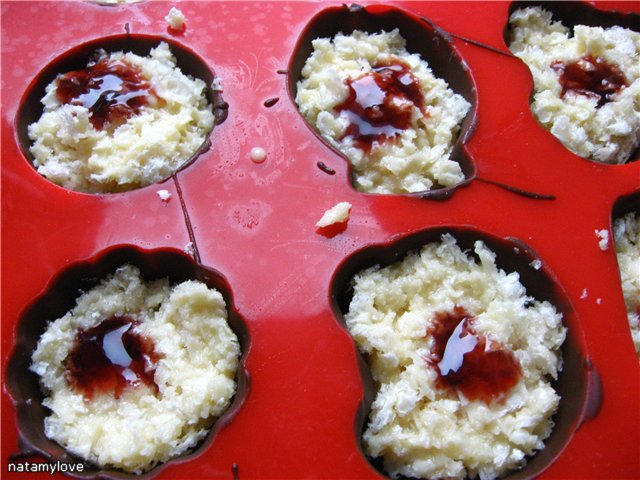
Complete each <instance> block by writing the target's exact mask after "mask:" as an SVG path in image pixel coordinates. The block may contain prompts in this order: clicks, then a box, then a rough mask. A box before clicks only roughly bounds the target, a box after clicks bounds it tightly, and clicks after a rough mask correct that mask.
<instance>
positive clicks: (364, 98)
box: [336, 61, 426, 152]
mask: <svg viewBox="0 0 640 480" xmlns="http://www.w3.org/2000/svg"><path fill="white" fill-rule="evenodd" d="M345 84H346V85H347V86H348V87H349V96H348V97H347V99H346V100H345V101H344V102H342V103H341V104H340V105H338V106H337V107H336V111H338V112H344V114H345V115H346V117H347V119H348V120H349V126H348V127H347V130H346V132H345V134H344V136H343V138H351V139H352V141H353V143H354V145H355V146H356V147H358V148H360V149H362V150H364V151H365V152H369V151H371V147H372V145H373V143H374V142H379V143H380V142H384V141H386V140H387V139H392V138H394V137H395V136H396V135H398V134H399V133H400V132H402V131H403V130H406V129H408V128H409V127H410V126H411V118H412V116H413V107H414V106H415V107H417V108H419V109H420V110H421V111H422V112H423V114H424V115H425V116H426V112H425V105H424V94H423V92H422V89H421V88H420V84H419V83H418V80H417V79H416V77H414V76H413V74H412V73H411V71H410V69H409V66H408V65H405V64H404V63H402V62H399V61H393V62H389V63H387V64H383V65H377V66H375V67H374V68H373V69H372V70H371V71H370V72H367V73H365V74H364V75H362V76H361V77H358V78H348V79H347V80H345Z"/></svg>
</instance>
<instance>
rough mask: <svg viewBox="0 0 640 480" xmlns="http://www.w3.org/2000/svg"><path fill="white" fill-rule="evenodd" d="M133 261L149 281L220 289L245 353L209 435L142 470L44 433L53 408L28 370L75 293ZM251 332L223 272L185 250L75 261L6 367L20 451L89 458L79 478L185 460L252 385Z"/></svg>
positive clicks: (49, 291)
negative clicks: (96, 460)
mask: <svg viewBox="0 0 640 480" xmlns="http://www.w3.org/2000/svg"><path fill="white" fill-rule="evenodd" d="M124 264H132V265H135V266H136V267H138V268H139V269H140V271H141V274H142V277H143V278H144V279H145V280H146V281H151V280H154V279H158V278H165V277H168V278H169V280H170V283H171V284H172V285H173V284H176V283H179V282H183V281H186V280H199V281H201V282H203V283H205V284H206V285H207V286H208V287H210V288H215V289H217V290H218V291H219V292H220V293H221V294H222V296H223V297H224V300H225V303H226V305H227V312H228V320H227V321H228V323H229V325H230V327H231V329H232V330H233V332H234V333H235V334H236V336H237V337H238V340H239V342H240V348H241V351H242V357H241V359H240V363H239V367H238V372H237V374H236V382H237V391H236V394H235V396H234V398H233V400H232V402H231V404H230V406H229V407H228V409H227V410H226V411H225V412H224V413H223V414H222V415H221V416H220V417H219V418H218V419H217V420H216V421H215V423H214V425H213V427H212V428H211V431H210V432H209V433H208V435H207V436H206V438H205V439H204V440H203V441H202V442H201V443H200V444H199V445H198V447H196V448H195V449H194V450H193V451H192V452H190V453H188V454H185V455H182V456H179V457H176V458H173V459H170V460H168V461H167V462H165V463H163V464H160V465H158V466H156V467H154V468H153V469H151V470H149V471H148V472H146V473H144V474H140V475H135V474H130V473H126V472H123V471H121V470H116V469H101V468H100V467H98V466H96V465H93V464H90V463H87V462H84V460H82V459H80V458H77V457H75V456H73V455H71V454H70V453H68V452H67V451H66V450H65V449H64V448H63V447H61V446H60V445H58V444H57V443H55V442H54V441H52V440H49V439H48V438H47V437H46V435H45V433H44V419H45V417H47V416H49V414H50V410H49V409H47V408H46V407H44V406H43V405H42V401H43V400H44V395H43V393H42V390H41V389H40V383H39V379H38V376H37V375H36V374H35V373H33V372H32V371H30V370H29V365H30V364H31V355H32V353H33V351H34V350H35V348H36V346H37V343H38V340H39V339H40V337H41V335H42V334H43V333H44V331H45V330H46V328H47V325H48V323H49V322H50V321H53V320H55V319H57V318H60V317H62V316H63V315H64V314H65V313H67V312H68V311H69V310H71V309H72V308H73V307H74V306H75V303H76V299H77V298H78V297H79V296H80V295H81V294H82V292H85V291H87V290H89V289H91V288H93V287H95V286H96V285H97V284H98V283H99V282H100V281H101V280H103V279H104V278H105V277H106V276H108V275H109V274H112V273H113V272H114V271H115V270H116V269H117V268H118V267H119V266H121V265H124ZM249 344H250V339H249V333H248V330H247V327H246V325H245V322H244V320H243V319H242V318H241V316H240V315H239V313H238V311H237V310H236V307H235V305H234V303H233V297H232V290H231V287H230V285H229V284H228V283H227V281H226V280H225V279H224V277H223V276H222V275H221V274H220V273H218V272H216V271H215V270H213V269H210V268H207V267H203V266H199V265H196V264H195V263H194V262H193V260H192V259H191V258H190V257H188V256H187V255H186V254H185V253H184V252H181V251H179V250H173V249H157V250H142V249H138V248H136V247H132V246H118V247H113V248H110V249H109V250H107V251H106V252H104V253H102V254H100V255H99V256H97V257H95V258H93V259H91V260H89V261H85V262H80V263H76V264H73V265H71V266H69V267H68V268H66V269H65V270H64V271H62V272H61V273H60V274H58V275H57V276H56V277H55V278H53V280H52V281H51V282H50V284H49V285H47V287H46V288H45V290H44V292H43V293H42V294H41V295H40V296H39V297H38V298H37V299H36V300H35V301H34V302H33V303H32V304H31V305H30V306H28V307H27V308H26V309H25V311H24V312H23V313H22V315H21V317H20V319H19V321H18V323H17V330H16V335H15V347H14V349H13V351H12V353H11V356H10V358H9V361H8V364H7V369H6V385H7V389H8V391H9V393H10V395H11V397H12V399H13V403H14V405H15V408H16V412H17V425H18V432H19V442H20V448H21V451H19V452H17V453H16V456H18V457H21V456H31V455H40V456H42V457H44V458H46V459H47V460H49V461H52V462H55V461H60V462H63V463H78V462H79V463H85V466H86V468H85V470H84V471H83V472H82V473H74V474H71V475H72V476H75V477H77V478H108V479H132V478H139V479H148V478H152V477H154V476H155V475H157V474H158V473H159V472H160V471H161V470H163V469H164V468H165V467H166V466H167V465H170V464H174V463H182V462H186V461H188V460H189V459H192V458H195V457H197V456H199V455H200V454H202V453H204V451H205V450H207V449H208V448H209V447H211V444H212V443H213V441H214V438H215V437H216V435H217V433H218V432H219V431H220V430H221V429H223V428H224V427H225V426H226V425H228V424H229V423H230V422H231V421H232V420H233V417H234V416H235V415H236V413H237V412H238V410H239V409H240V408H241V405H242V403H243V402H244V400H245V399H246V397H247V395H248V393H249V389H250V379H249V374H248V372H247V371H246V369H245V361H246V355H247V352H248V351H249Z"/></svg>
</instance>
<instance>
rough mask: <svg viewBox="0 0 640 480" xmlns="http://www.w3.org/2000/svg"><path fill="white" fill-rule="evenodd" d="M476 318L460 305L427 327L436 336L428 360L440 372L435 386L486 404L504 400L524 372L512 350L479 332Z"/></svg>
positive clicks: (444, 313)
mask: <svg viewBox="0 0 640 480" xmlns="http://www.w3.org/2000/svg"><path fill="white" fill-rule="evenodd" d="M473 322H474V317H473V316H472V315H471V314H469V313H468V312H467V311H466V310H465V309H464V308H462V307H460V306H456V307H455V308H454V310H453V312H440V313H438V314H437V315H436V318H435V321H434V323H433V325H432V326H431V327H430V329H429V331H428V335H430V336H432V337H433V338H434V340H435V347H434V349H433V352H432V357H431V358H430V359H429V360H428V362H429V363H430V364H431V365H434V366H435V368H436V371H437V373H438V376H437V379H436V387H438V388H440V389H445V390H450V389H455V390H457V391H459V392H461V393H462V394H463V395H464V396H465V397H466V398H467V399H469V400H480V401H483V402H485V403H487V404H489V403H491V402H493V401H500V400H503V399H504V394H505V393H507V392H508V391H509V390H510V389H511V388H512V387H514V386H515V385H516V384H517V383H518V381H519V380H520V378H521V376H522V369H521V367H520V363H519V362H518V359H517V358H516V357H515V355H514V354H513V352H512V351H511V350H508V349H506V348H504V347H503V346H502V345H500V344H499V343H498V342H495V341H493V340H490V339H488V338H486V337H485V336H484V335H481V334H478V333H477V332H476V331H475V329H474V327H473Z"/></svg>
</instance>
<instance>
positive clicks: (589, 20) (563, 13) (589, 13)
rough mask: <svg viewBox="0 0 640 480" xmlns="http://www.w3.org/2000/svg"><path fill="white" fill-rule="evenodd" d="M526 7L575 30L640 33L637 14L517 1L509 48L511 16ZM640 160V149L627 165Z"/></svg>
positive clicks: (506, 34) (512, 8)
mask: <svg viewBox="0 0 640 480" xmlns="http://www.w3.org/2000/svg"><path fill="white" fill-rule="evenodd" d="M526 7H542V8H544V9H545V10H547V11H549V12H551V14H552V18H553V20H554V21H560V22H562V24H563V25H564V26H565V27H568V28H573V27H575V26H576V25H586V26H588V27H602V28H610V27H615V26H620V27H623V28H628V29H629V30H633V31H635V32H640V15H639V14H636V13H620V12H616V11H614V10H599V9H597V8H595V7H593V6H592V5H589V4H588V3H583V2H576V1H554V2H541V1H517V2H512V3H511V5H510V6H509V14H508V16H507V21H506V23H505V27H504V29H503V31H502V37H503V39H504V43H505V45H506V46H507V47H508V46H509V43H510V38H511V28H510V27H509V21H508V20H509V18H510V17H511V14H512V13H513V12H514V11H515V10H518V9H520V8H526ZM533 95H534V92H533V91H532V92H531V96H530V99H529V103H531V102H532V101H533ZM639 159H640V148H636V150H635V151H634V152H633V153H632V154H631V155H630V156H629V159H628V160H627V162H626V163H631V162H635V161H637V160H639ZM585 160H587V161H590V162H594V163H598V164H602V163H601V162H598V161H596V160H592V159H589V158H585Z"/></svg>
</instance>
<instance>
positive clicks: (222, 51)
mask: <svg viewBox="0 0 640 480" xmlns="http://www.w3.org/2000/svg"><path fill="white" fill-rule="evenodd" d="M362 5H364V7H362V6H347V5H341V4H340V3H339V2H336V3H328V2H326V3H306V2H260V3H249V2H213V1H202V2H155V1H154V2H151V1H149V2H139V3H133V4H127V5H116V6H100V5H97V4H93V3H89V2H4V3H3V4H2V5H1V6H0V8H1V9H2V10H1V13H2V20H3V21H2V67H3V68H2V260H3V262H2V274H3V275H2V293H3V296H2V331H1V346H2V366H3V369H2V376H3V377H2V378H3V386H4V388H3V395H2V407H3V408H2V464H1V466H0V468H1V471H2V472H3V473H6V472H7V471H8V468H9V463H10V462H13V463H14V464H15V463H16V462H24V461H47V462H51V461H55V460H57V459H60V460H62V461H73V459H70V458H69V457H67V456H65V454H64V453H63V452H62V451H61V449H60V448H59V447H56V446H55V445H54V444H50V445H47V444H46V440H42V436H41V426H40V427H39V424H41V421H36V422H34V421H33V420H32V419H33V418H34V416H35V417H37V416H38V415H39V416H40V417H39V418H41V417H42V414H43V412H42V409H41V408H40V411H39V413H37V415H36V414H35V413H34V412H36V410H37V408H36V410H33V408H34V407H33V405H34V403H36V404H37V402H38V401H39V398H38V395H39V394H38V393H37V388H35V387H34V385H36V386H37V381H36V382H35V384H34V378H33V377H32V376H30V375H31V374H30V373H29V372H28V370H27V365H28V358H29V354H30V349H31V350H32V349H33V345H34V342H35V341H37V337H38V335H39V334H40V333H41V332H42V330H43V329H44V326H45V324H46V321H48V320H53V319H55V318H57V316H60V315H61V314H62V313H64V311H66V310H67V309H68V308H70V307H71V306H72V305H73V301H74V298H75V296H76V295H77V292H78V289H82V288H87V287H88V286H90V285H91V284H93V283H95V281H96V279H97V278H99V277H101V276H102V275H105V274H106V272H108V271H109V270H110V269H113V268H115V266H116V265H118V264H121V263H123V262H130V263H134V264H137V265H138V266H140V267H141V269H142V270H143V272H145V274H146V275H147V276H148V277H150V278H152V277H157V276H169V277H170V278H171V279H173V280H175V281H178V280H180V279H184V278H201V279H204V280H205V281H207V282H208V283H209V284H210V285H215V286H217V287H218V288H220V289H221V290H222V291H223V292H224V294H225V295H226V297H227V300H228V302H229V304H230V305H231V306H232V317H233V319H234V320H233V325H234V328H235V329H236V331H237V332H238V333H239V334H240V336H241V338H242V341H243V350H244V358H243V366H242V369H241V372H240V374H239V380H241V383H242V385H241V388H240V390H239V394H238V396H237V398H236V400H235V401H234V404H233V407H232V409H231V411H230V412H228V414H226V415H225V417H224V418H222V419H221V421H219V422H218V423H217V424H216V427H215V428H214V430H213V431H212V434H211V435H210V437H209V438H208V439H207V440H206V441H205V442H204V443H203V445H201V446H200V448H199V449H198V450H197V451H196V452H194V453H193V454H191V455H189V456H186V457H182V458H178V459H175V460H172V461H171V462H168V463H167V464H165V465H163V466H161V467H158V468H156V469H154V470H152V471H151V472H149V473H148V474H145V475H144V476H145V477H154V478H166V479H177V478H203V479H207V478H211V479H212V478H228V479H231V478H240V479H251V478H336V479H337V478H341V479H342V478H345V479H346V478H352V479H368V478H371V479H373V478H384V474H383V473H382V472H381V471H379V470H378V469H377V464H376V463H375V462H373V463H372V462H370V460H369V459H367V457H366V456H365V455H364V453H363V451H362V447H361V445H360V433H361V430H362V428H363V424H364V422H366V419H365V417H366V413H367V409H368V406H369V404H370V401H371V398H372V395H373V393H374V387H373V385H372V384H371V381H370V379H369V375H368V372H367V368H366V365H365V363H364V361H363V359H362V358H361V357H360V356H359V355H358V354H357V350H356V347H355V346H354V344H353V341H352V340H351V338H350V336H349V335H348V334H347V332H346V330H345V328H344V320H343V318H342V315H343V312H344V311H345V308H346V305H347V304H348V300H349V278H350V277H351V276H352V275H353V274H354V273H355V272H356V271H358V270H359V269H361V268H363V267H365V266H370V265H373V264H377V263H382V264H385V263H389V262H392V261H394V260H396V259H398V258H400V257H401V256H402V255H403V254H404V253H405V252H406V251H407V250H409V249H412V248H417V247H418V246H419V245H421V244H423V243H425V242H428V241H431V240H434V239H437V238H438V236H439V235H440V234H442V233H443V232H450V233H452V234H453V235H454V236H456V238H458V240H459V241H460V242H461V243H462V244H463V245H465V246H468V245H470V244H471V243H472V242H473V241H474V240H476V239H482V240H485V241H486V242H487V243H488V244H489V245H490V246H491V247H492V248H493V249H494V250H495V251H497V252H498V254H499V255H498V263H499V264H500V265H501V266H503V267H504V268H507V269H511V270H517V271H518V272H520V274H521V276H522V278H523V282H524V283H525V285H526V286H527V288H528V289H529V291H530V292H532V293H534V294H535V295H536V296H538V297H540V298H546V299H549V300H552V301H553V302H554V303H555V304H556V305H557V306H558V308H559V309H561V310H562V312H563V314H564V319H565V324H566V325H567V327H568V328H569V337H568V341H567V344H566V346H565V351H564V355H565V370H564V371H563V373H562V375H561V377H560V379H559V380H558V384H557V386H558V388H559V390H560V392H561V393H562V396H563V400H562V403H561V407H560V410H559V412H558V414H557V416H556V422H557V427H556V430H555V431H554V433H553V434H552V436H551V437H550V439H549V440H548V442H547V447H546V448H545V450H543V451H542V452H540V453H539V454H537V455H536V456H534V457H532V458H531V459H529V462H528V464H527V466H526V467H525V468H524V469H523V470H522V471H519V472H514V473H513V474H511V475H510V476H509V477H508V478H531V477H534V476H539V477H540V478H545V479H596V478H616V479H624V478H637V477H640V452H639V450H638V439H639V438H640V415H638V411H639V410H638V404H639V403H640V382H639V373H640V368H639V364H638V359H637V356H636V354H635V351H634V349H633V344H632V342H631V336H630V333H629V327H628V324H627V318H626V312H625V307H624V303H623V298H622V291H621V286H620V280H619V273H618V266H617V261H616V257H615V252H614V249H613V245H612V244H611V242H609V244H608V246H607V247H608V248H606V249H604V250H602V249H601V248H600V247H599V245H598V242H599V238H598V237H597V235H596V231H597V230H602V229H607V230H609V231H611V222H612V216H614V215H620V214H622V213H624V212H627V211H631V210H635V211H638V205H639V202H640V162H638V161H635V162H630V163H628V164H626V165H620V166H609V165H602V164H597V163H594V162H591V161H589V160H585V159H582V158H579V157H577V156H576V155H574V154H572V153H571V152H569V151H568V150H566V149H565V148H564V147H563V146H562V145H561V144H560V143H559V142H558V141H557V140H556V139H555V138H554V137H553V136H552V135H551V134H550V133H549V132H547V131H545V130H544V129H543V128H542V127H541V126H540V125H539V124H538V123H537V122H536V120H535V118H534V117H533V116H532V114H531V112H530V110H529V98H530V95H531V92H532V84H533V82H532V79H531V75H530V73H529V70H528V68H527V67H526V66H525V65H524V64H523V63H522V62H521V61H520V60H519V59H517V58H515V57H513V56H512V55H511V54H510V52H509V50H508V48H507V47H506V45H505V40H504V33H505V29H506V28H507V19H508V16H509V12H510V11H511V10H513V8H515V7H514V5H513V4H512V3H509V2H401V1H389V2H385V3H384V4H382V3H371V4H369V2H363V3H362ZM172 6H177V7H179V8H180V10H181V11H182V12H183V13H184V15H185V17H186V28H185V30H184V31H183V32H174V31H171V30H170V29H168V27H167V23H166V21H165V20H164V17H165V16H166V15H167V13H168V12H169V10H170V8H171V7H172ZM548 8H550V9H552V10H554V14H555V15H558V16H559V18H562V19H563V21H564V22H569V23H571V22H574V23H589V24H602V25H610V24H623V25H625V26H628V27H630V28H634V29H636V30H637V29H638V24H639V21H638V18H639V16H638V14H640V7H639V6H638V4H637V3H633V2H605V1H601V2H600V1H599V2H591V3H572V4H569V5H566V4H563V3H553V4H548ZM612 12H613V13H612ZM394 25H397V26H398V28H400V30H401V33H402V34H403V35H404V36H406V37H407V38H408V39H409V49H410V50H412V51H418V52H420V53H421V54H422V55H423V56H424V57H425V58H427V59H428V60H429V62H430V63H431V64H432V66H433V68H434V71H435V72H436V73H437V74H438V75H439V76H441V77H443V78H446V79H447V80H448V81H449V83H450V84H452V85H453V86H454V88H456V89H457V90H458V91H460V92H461V93H462V94H463V95H464V96H465V97H466V98H467V100H469V101H470V103H472V104H473V109H472V112H471V113H470V114H469V116H468V118H467V120H466V121H465V125H464V132H463V134H462V135H461V140H460V141H459V143H458V145H457V146H456V151H455V157H456V159H457V160H458V161H460V163H461V164H462V165H463V171H464V172H465V175H466V176H467V181H466V182H465V183H464V184H463V185H461V186H459V187H457V188H454V189H451V191H447V192H444V194H443V192H438V193H436V194H428V195H372V194H365V193H360V192H357V191H356V190H355V189H354V188H353V187H352V185H351V181H350V170H349V168H348V163H347V161H346V160H345V159H344V157H343V156H341V155H340V154H339V153H338V152H336V151H335V150H334V149H332V148H331V147H330V146H328V145H327V144H326V143H325V142H324V141H323V140H322V139H321V138H320V137H319V136H318V135H316V134H315V133H314V131H313V129H312V128H311V127H310V126H309V125H308V124H307V123H306V121H305V120H304V119H303V118H302V116H301V115H300V114H299V112H298V111H297V108H296V106H295V103H294V101H293V97H294V95H295V88H296V81H297V79H298V78H299V75H300V71H299V70H300V68H301V65H302V63H303V62H304V58H305V56H306V54H308V52H309V51H310V46H309V42H310V40H311V39H312V38H313V37H314V36H315V35H316V34H317V33H322V32H328V33H329V34H332V33H335V32H337V31H349V30H353V29H355V28H360V29H369V30H375V29H379V28H392V27H393V26H394ZM163 40H165V41H168V42H169V43H170V44H171V45H172V47H173V48H174V49H175V50H176V51H179V52H181V53H180V55H179V62H180V65H181V67H183V68H184V69H186V70H189V71H191V73H192V74H194V75H197V76H201V77H203V78H205V80H207V82H210V81H211V80H212V79H213V77H214V76H215V77H218V78H219V79H220V83H221V85H222V87H223V90H224V91H223V92H222V98H218V97H216V98H213V97H212V100H214V101H215V102H216V105H217V107H218V114H219V115H218V117H219V118H218V120H219V122H220V123H219V125H217V126H216V128H215V129H214V131H213V132H212V134H211V136H210V141H211V146H210V147H209V146H208V145H205V146H204V147H203V148H202V149H201V150H202V151H201V152H198V155H197V156H195V157H194V159H193V160H192V161H191V162H190V163H189V165H187V166H186V167H185V168H183V169H182V170H181V171H180V172H179V173H178V174H176V175H175V176H173V177H171V178H169V179H167V180H165V181H164V182H162V183H160V184H155V185H151V186H147V187H144V188H141V189H138V190H132V191H129V192H123V193H116V194H108V195H88V194H83V193H77V192H71V191H68V190H65V189H63V188H61V187H59V186H56V185H54V184H52V183H51V182H49V181H47V180H46V179H45V178H43V177H41V176H40V175H39V174H38V173H37V172H36V170H35V169H34V168H33V166H32V165H31V163H30V158H29V154H28V144H27V141H28V140H27V136H26V126H27V124H28V123H29V122H30V121H33V118H34V115H36V114H37V113H38V111H39V108H40V107H39V105H38V104H37V97H38V95H37V93H38V89H40V90H42V89H44V85H45V84H46V81H48V80H50V79H51V78H53V75H55V74H56V73H58V71H57V70H56V69H57V68H59V67H60V65H72V64H74V62H77V61H78V59H77V58H76V57H77V55H78V52H84V54H88V53H90V52H89V50H90V49H91V48H93V47H94V46H107V47H109V46H117V47H118V48H125V47H123V46H127V47H128V46H130V47H131V49H134V50H135V49H139V50H144V49H145V48H147V47H148V46H149V45H150V44H152V43H154V41H157V42H160V41H163ZM89 47H91V48H89ZM45 77H47V78H45ZM227 107H228V108H227ZM227 111H228V115H227V117H226V120H224V121H222V120H223V118H224V114H225V113H227ZM254 147H261V148H264V149H265V151H266V153H267V157H266V160H265V161H264V162H263V163H259V164H258V163H255V162H253V161H252V160H251V158H250V152H251V149H252V148H254ZM319 162H322V165H323V166H324V167H323V168H320V167H319V166H318V164H319ZM159 190H168V192H169V193H170V194H171V197H170V198H169V199H168V201H167V200H164V201H163V200H162V199H161V198H160V197H159V195H158V191H159ZM341 201H348V202H350V203H351V204H352V205H353V207H352V209H351V215H350V218H349V221H348V223H347V224H346V226H342V227H341V228H338V229H334V230H318V229H317V228H316V226H315V223H316V222H317V221H318V220H319V218H320V217H321V216H322V214H323V212H324V211H325V210H326V209H328V208H330V207H332V206H333V205H335V204H336V203H338V202H341ZM536 259H539V260H541V262H542V268H541V269H540V270H536V269H534V268H532V267H531V266H530V264H531V263H532V261H533V260H536ZM34 392H35V393H34ZM38 438H40V440H42V442H44V443H42V442H41V441H40V440H37V439H38ZM34 439H35V440H34ZM30 449H31V450H30ZM97 474H101V475H103V476H107V477H112V478H127V477H132V476H131V475H125V474H122V473H119V472H104V471H103V472H97V471H96V469H95V468H94V469H90V471H88V472H85V474H83V475H81V476H83V477H91V476H95V475H97ZM46 476H47V478H48V474H47V475H46ZM21 478H44V475H43V474H30V475H29V474H23V475H22V476H21Z"/></svg>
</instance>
